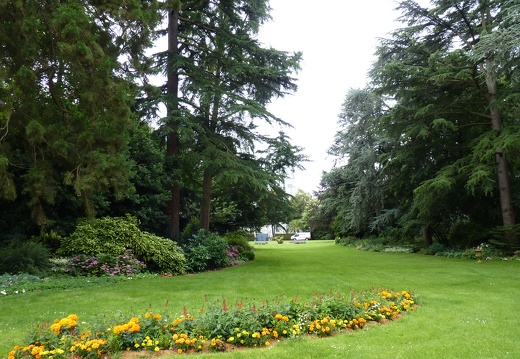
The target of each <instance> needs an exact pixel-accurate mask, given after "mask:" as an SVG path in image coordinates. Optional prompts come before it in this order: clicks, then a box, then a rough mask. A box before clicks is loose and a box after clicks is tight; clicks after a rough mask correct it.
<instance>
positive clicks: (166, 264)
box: [132, 232, 186, 274]
mask: <svg viewBox="0 0 520 359" xmlns="http://www.w3.org/2000/svg"><path fill="white" fill-rule="evenodd" d="M132 245H133V246H132V249H133V250H134V252H135V254H136V255H137V257H138V258H139V259H141V260H142V261H144V262H145V263H146V265H147V266H148V267H149V268H150V269H157V270H159V271H161V272H165V273H171V274H184V273H186V257H185V256H184V252H183V251H182V249H181V247H179V246H178V245H177V243H176V242H174V241H171V240H169V239H167V238H163V237H159V236H156V235H153V234H151V233H148V232H142V233H141V236H140V238H139V241H136V242H134V243H132Z"/></svg>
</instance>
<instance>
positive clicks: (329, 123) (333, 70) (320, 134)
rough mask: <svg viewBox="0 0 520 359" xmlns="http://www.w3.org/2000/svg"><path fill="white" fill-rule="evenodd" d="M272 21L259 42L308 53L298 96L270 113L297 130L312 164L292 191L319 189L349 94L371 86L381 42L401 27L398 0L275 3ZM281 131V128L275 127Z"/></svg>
mask: <svg viewBox="0 0 520 359" xmlns="http://www.w3.org/2000/svg"><path fill="white" fill-rule="evenodd" d="M270 5H271V8H272V12H271V16H272V18H273V19H272V21H271V22H269V23H267V24H264V25H263V27H262V29H261V31H260V35H259V40H260V41H262V42H263V43H264V44H265V45H267V46H272V47H273V48H275V49H277V50H283V51H302V52H303V62H302V66H301V67H302V69H301V71H300V72H299V73H298V74H297V75H296V77H297V78H298V82H297V83H298V91H297V93H295V94H293V95H290V96H286V97H285V98H283V99H277V100H275V101H274V102H273V103H272V104H271V105H270V107H269V110H270V111H271V112H272V113H274V114H275V115H276V116H277V117H280V118H281V119H282V120H284V121H286V122H289V123H290V124H291V125H292V126H293V127H294V128H293V129H287V130H286V132H287V133H288V134H289V136H290V137H291V139H292V141H291V142H292V143H293V144H295V145H298V146H302V147H304V148H305V153H306V154H307V155H308V156H309V157H310V159H311V160H312V162H308V163H306V164H304V166H305V168H306V170H305V171H297V172H295V174H294V177H293V178H292V179H289V180H288V181H287V184H288V188H287V190H288V192H289V193H293V194H294V192H296V190H297V189H302V190H304V191H305V192H308V193H312V192H313V191H315V190H317V189H318V186H319V182H320V178H321V175H322V172H323V171H326V172H328V171H329V170H330V169H331V167H332V163H333V162H332V161H333V158H331V157H330V156H328V155H327V150H328V149H329V147H330V145H331V143H332V141H333V138H334V135H335V133H336V128H337V126H336V125H337V121H338V114H339V113H340V110H341V105H342V103H343V100H344V97H345V94H346V92H347V91H348V90H349V89H350V88H362V87H364V86H365V85H366V83H367V79H366V74H367V71H368V69H369V68H370V66H371V64H372V63H373V62H374V61H375V56H374V52H375V48H376V46H377V43H378V38H382V37H386V35H387V34H388V33H389V32H390V31H392V30H393V29H394V28H397V27H398V26H399V23H397V22H394V20H396V19H397V18H398V16H399V13H397V12H396V11H394V8H395V6H396V3H395V1H393V0H363V1H355V0H320V1H311V0H270ZM273 131H278V129H273Z"/></svg>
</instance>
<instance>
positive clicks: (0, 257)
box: [0, 241, 51, 275]
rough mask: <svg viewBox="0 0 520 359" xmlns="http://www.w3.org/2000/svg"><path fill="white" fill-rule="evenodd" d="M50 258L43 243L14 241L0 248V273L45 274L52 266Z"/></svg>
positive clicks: (48, 251)
mask: <svg viewBox="0 0 520 359" xmlns="http://www.w3.org/2000/svg"><path fill="white" fill-rule="evenodd" d="M49 258H50V250H49V249H48V248H47V247H46V246H45V245H44V244H43V243H40V242H35V241H27V242H18V241H14V242H11V243H9V244H8V245H6V246H5V247H3V248H0V273H11V274H17V273H28V274H34V275H45V274H46V273H47V272H48V271H49V269H50V267H51V263H50V261H49Z"/></svg>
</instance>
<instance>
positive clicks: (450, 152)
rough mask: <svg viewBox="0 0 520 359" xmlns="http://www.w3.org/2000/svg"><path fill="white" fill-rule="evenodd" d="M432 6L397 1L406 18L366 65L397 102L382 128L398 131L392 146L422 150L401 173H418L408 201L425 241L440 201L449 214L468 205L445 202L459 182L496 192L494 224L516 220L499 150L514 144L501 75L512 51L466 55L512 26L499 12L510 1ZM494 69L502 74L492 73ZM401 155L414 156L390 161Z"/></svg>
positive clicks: (507, 72)
mask: <svg viewBox="0 0 520 359" xmlns="http://www.w3.org/2000/svg"><path fill="white" fill-rule="evenodd" d="M432 4H433V7H431V8H424V7H421V6H420V5H418V4H417V3H416V2H414V1H402V2H401V3H400V4H399V9H401V10H402V12H403V16H402V17H401V20H402V21H403V22H404V23H405V24H406V25H407V26H406V27H403V28H402V29H399V30H397V31H395V32H394V33H393V36H392V37H391V38H390V39H388V40H384V41H382V43H381V46H380V47H379V49H378V62H377V63H376V64H375V67H374V69H373V71H372V73H371V75H372V78H373V79H374V85H375V86H376V87H377V88H378V90H379V91H380V92H381V93H382V94H384V95H386V96H389V97H391V98H392V99H393V100H394V101H395V106H393V109H392V112H391V116H389V117H388V120H389V122H388V123H387V125H386V126H387V128H388V129H390V130H391V129H394V130H396V131H395V132H394V138H395V139H396V142H395V144H396V146H397V149H398V150H399V149H401V150H403V151H401V154H403V155H404V156H409V154H410V153H413V152H406V151H410V150H413V148H414V146H415V148H416V149H420V150H421V151H423V156H422V160H420V161H418V162H416V163H415V166H414V167H412V168H414V169H413V171H412V172H410V171H408V172H407V173H408V174H407V175H406V176H407V177H408V178H413V176H416V177H417V179H418V182H415V185H413V186H412V188H415V189H414V202H413V203H412V205H411V206H410V207H409V209H410V210H412V211H414V212H415V213H416V215H417V216H418V218H419V219H420V221H421V222H422V225H423V227H424V233H425V240H426V241H427V242H431V236H432V232H434V229H435V228H433V227H432V225H434V223H435V222H436V221H438V219H436V218H437V216H438V214H439V209H440V208H443V207H441V202H442V203H443V204H447V205H449V206H448V207H451V208H452V210H454V211H455V212H453V213H456V212H459V213H464V212H465V213H468V207H466V209H465V210H463V211H462V212H460V209H462V207H460V206H459V208H458V209H456V208H455V207H454V206H452V205H453V203H454V202H455V201H452V200H451V199H452V198H453V195H454V194H455V195H459V194H460V191H464V189H463V188H464V187H466V188H467V189H469V190H470V191H471V192H472V194H473V195H476V196H477V197H478V196H480V193H487V194H491V193H493V192H495V191H498V192H499V193H500V203H501V213H502V224H503V225H504V226H511V225H513V224H514V223H515V222H514V215H513V208H512V196H511V185H510V183H509V177H510V175H511V173H510V170H509V169H508V161H507V158H508V154H512V153H516V152H517V151H518V148H519V146H520V143H519V142H518V140H517V139H516V137H515V136H514V135H512V134H513V133H514V129H515V128H516V127H517V121H516V119H515V115H514V113H513V112H511V109H512V108H515V107H516V105H515V103H517V101H518V99H517V97H516V96H511V92H510V89H511V87H510V85H509V83H508V79H509V80H510V79H511V77H512V76H513V74H514V73H516V72H517V71H518V70H517V66H514V65H513V64H514V61H511V59H512V58H517V56H518V54H517V53H515V52H512V53H510V54H509V59H508V60H507V61H503V60H500V61H499V60H498V59H497V58H496V56H495V52H492V51H488V52H487V53H483V52H481V55H482V56H479V57H478V58H475V57H474V53H475V51H476V50H478V49H479V46H478V44H479V42H480V40H481V39H482V38H484V37H485V36H487V35H489V34H491V33H493V32H501V31H503V30H504V29H507V28H509V27H510V26H511V23H510V22H508V21H506V20H505V19H506V18H507V14H508V12H510V11H512V10H515V9H517V8H518V4H516V2H514V1H505V2H504V1H478V0H470V1H455V2H454V1H446V0H436V1H432ZM515 11H517V10H515ZM498 71H500V72H501V74H502V75H503V76H501V77H498V76H497V72H498ZM499 99H500V100H499ZM486 126H488V127H487V128H486ZM398 150H394V153H397V152H396V151H398ZM404 150H406V151H404ZM406 153H408V155H406ZM408 158H414V159H417V160H419V158H420V156H419V157H418V156H413V155H412V156H409V157H408ZM400 159H401V160H402V162H401V163H402V165H403V166H404V165H408V166H410V165H411V164H412V162H411V161H409V160H407V159H406V157H403V156H401V157H395V158H394V160H393V161H392V166H394V168H395V166H396V164H398V163H399V161H401V160H400ZM397 167H399V166H397ZM404 168H406V167H404ZM421 174H422V175H423V176H421ZM493 177H494V178H493ZM405 182H406V180H405ZM401 183H404V182H401ZM495 183H497V186H495ZM458 197H460V196H458ZM439 201H441V202H439ZM466 205H467V206H471V204H470V203H469V202H466ZM448 207H444V208H448ZM459 218H462V217H459ZM437 223H438V222H437ZM510 244H512V243H510Z"/></svg>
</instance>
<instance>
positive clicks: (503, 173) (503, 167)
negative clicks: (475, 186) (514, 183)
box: [485, 58, 515, 244]
mask: <svg viewBox="0 0 520 359" xmlns="http://www.w3.org/2000/svg"><path fill="white" fill-rule="evenodd" d="M494 69H495V64H494V61H493V59H492V58H488V59H486V62H485V71H486V85H487V94H486V100H487V102H488V104H489V106H490V116H491V127H492V129H493V131H495V133H496V135H497V136H499V135H500V132H501V131H502V119H501V114H500V109H499V108H498V107H497V106H496V93H497V79H496V74H495V71H494ZM495 160H496V169H497V176H498V188H499V192H500V207H501V210H502V225H503V226H504V227H508V226H513V225H514V224H515V216H514V212H513V199H512V189H511V183H510V181H509V169H508V163H507V158H506V156H505V154H504V153H503V151H502V149H500V148H497V149H496V150H495ZM504 239H505V240H506V243H509V244H512V242H513V241H514V239H515V238H514V234H513V233H512V232H506V233H505V237H504Z"/></svg>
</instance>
